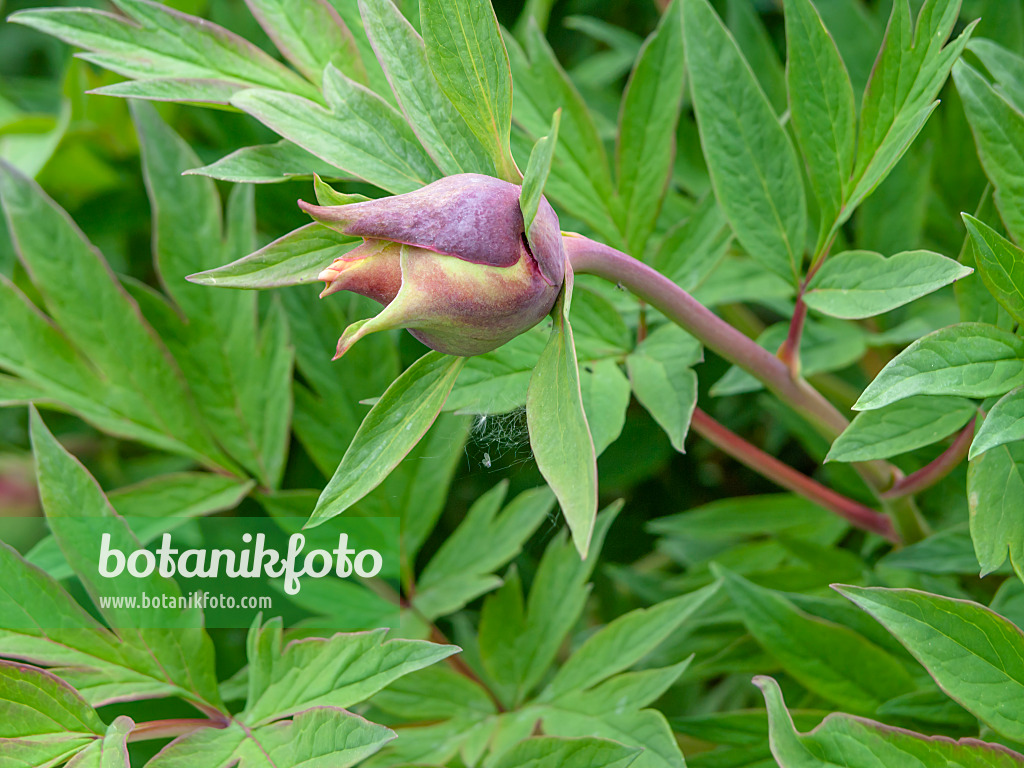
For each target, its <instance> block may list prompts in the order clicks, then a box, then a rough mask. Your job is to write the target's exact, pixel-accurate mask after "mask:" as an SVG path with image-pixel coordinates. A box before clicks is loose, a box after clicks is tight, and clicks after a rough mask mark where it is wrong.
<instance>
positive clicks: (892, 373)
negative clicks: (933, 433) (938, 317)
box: [853, 323, 1024, 411]
mask: <svg viewBox="0 0 1024 768" xmlns="http://www.w3.org/2000/svg"><path fill="white" fill-rule="evenodd" d="M1021 384H1024V340H1021V339H1019V338H1017V337H1016V336H1014V335H1013V334H1012V333H1009V332H1008V331H1002V330H1000V329H998V328H996V327H994V326H991V325H985V324H983V323H959V324H957V325H951V326H949V327H947V328H942V329H940V330H938V331H935V332H933V333H929V334H928V335H927V336H925V337H923V338H921V339H918V340H917V341H915V342H914V343H913V344H911V345H910V346H909V347H907V348H906V349H905V350H903V351H902V352H901V353H900V354H899V355H897V356H896V357H895V358H894V359H893V360H892V361H890V362H889V364H888V365H886V366H885V368H883V369H882V371H881V372H880V373H879V374H878V375H877V376H876V377H875V380H874V381H872V382H871V383H870V384H869V385H868V388H867V389H865V390H864V393H863V394H862V395H861V396H860V399H859V400H858V401H857V402H856V403H855V404H854V406H853V408H854V410H857V411H868V410H874V409H876V408H881V407H882V406H885V405H889V403H894V402H896V401H897V400H902V399H904V398H907V397H912V396H913V395H961V396H963V397H991V396H992V395H1001V394H1003V393H1004V392H1006V391H1007V390H1010V389H1013V388H1014V387H1016V386H1020V385H1021Z"/></svg>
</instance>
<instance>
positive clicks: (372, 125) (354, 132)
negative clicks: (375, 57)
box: [231, 66, 440, 194]
mask: <svg viewBox="0 0 1024 768" xmlns="http://www.w3.org/2000/svg"><path fill="white" fill-rule="evenodd" d="M324 96H325V98H326V99H327V104H328V105H329V109H324V108H323V107H321V106H320V105H319V104H315V103H313V102H311V101H309V100H307V99H304V98H302V97H300V96H295V95H293V94H290V93H281V92H278V91H269V90H249V91H243V92H241V93H239V94H237V95H236V96H234V97H233V98H232V100H231V103H232V105H233V106H236V107H238V108H239V109H241V110H242V111H243V112H247V113H248V114H250V115H252V116H253V117H255V118H256V119H257V120H259V121H260V122H261V123H263V124H264V125H266V126H267V127H268V128H270V129H271V130H272V131H274V132H275V133H278V134H279V135H281V136H283V137H284V138H286V139H288V140H289V141H292V142H294V143H295V144H298V145H299V146H300V147H302V148H303V149H305V150H307V151H308V152H311V153H313V154H314V155H316V156H317V157H319V158H320V159H321V160H323V161H324V162H326V163H330V164H331V165H334V166H337V167H338V168H342V169H344V171H345V172H346V174H352V175H353V176H356V177H357V178H359V179H362V180H363V181H365V182H367V183H369V184H373V185H374V186H376V187H380V188H381V189H385V190H387V191H388V192H392V193H394V194H401V193H403V192H412V191H413V190H416V189H419V188H420V187H422V186H424V185H425V184H429V183H430V182H432V181H435V180H436V179H438V178H440V172H439V171H438V170H437V166H436V165H435V164H434V161H433V160H432V159H431V158H430V156H429V155H428V154H427V153H426V152H425V150H424V149H423V147H422V146H421V145H420V143H419V140H418V139H417V138H416V135H415V134H414V133H413V132H412V129H411V128H410V127H409V124H408V123H406V122H405V118H404V117H402V115H401V113H400V112H398V111H397V110H396V109H395V108H394V107H392V106H391V105H390V104H388V103H387V102H386V101H384V100H383V99H382V98H381V97H380V96H377V95H376V94H375V93H373V92H372V91H370V90H368V89H366V88H364V87H363V86H361V85H359V84H358V83H356V82H353V81H352V80H350V79H349V78H347V77H345V75H343V74H342V73H341V72H339V71H338V70H337V69H335V68H334V67H333V66H328V67H327V69H326V70H325V72H324Z"/></svg>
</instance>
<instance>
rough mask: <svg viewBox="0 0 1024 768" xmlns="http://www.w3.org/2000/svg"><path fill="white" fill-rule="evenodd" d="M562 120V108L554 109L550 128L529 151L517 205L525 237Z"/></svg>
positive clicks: (544, 179)
mask: <svg viewBox="0 0 1024 768" xmlns="http://www.w3.org/2000/svg"><path fill="white" fill-rule="evenodd" d="M561 121H562V110H560V109H559V110H556V111H555V114H554V116H553V117H552V118H551V128H550V129H549V130H548V132H547V135H545V136H543V137H541V138H539V139H537V143H536V144H534V145H533V151H532V152H531V153H530V162H529V163H528V164H527V166H526V173H525V174H524V175H523V189H522V191H521V192H520V193H519V207H520V208H521V209H522V211H523V222H524V225H525V227H526V237H527V238H528V239H529V237H530V234H531V231H532V229H533V220H534V218H536V216H537V208H538V207H539V206H540V200H541V196H542V195H543V194H544V183H545V182H546V181H547V179H548V173H550V171H551V160H552V159H553V158H554V156H555V147H557V146H558V125H559V123H560V122H561Z"/></svg>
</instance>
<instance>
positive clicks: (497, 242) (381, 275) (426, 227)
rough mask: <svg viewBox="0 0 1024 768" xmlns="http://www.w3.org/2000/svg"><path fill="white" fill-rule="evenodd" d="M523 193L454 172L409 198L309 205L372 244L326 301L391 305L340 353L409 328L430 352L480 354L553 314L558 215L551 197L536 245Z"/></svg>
mask: <svg viewBox="0 0 1024 768" xmlns="http://www.w3.org/2000/svg"><path fill="white" fill-rule="evenodd" d="M519 193H520V187H519V186H517V185H515V184H510V183H509V182H506V181H501V180H500V179H495V178H492V177H490V176H482V175H479V174H475V173H464V174H459V175H457V176H448V177H446V178H443V179H441V180H439V181H435V182H434V183H432V184H428V185H427V186H425V187H423V188H421V189H418V190H416V191H415V192H409V193H407V194H404V195H396V196H394V197H386V198H381V199H379V200H368V201H365V202H360V203H351V204H348V205H337V206H318V205H310V204H308V203H305V202H302V201H299V205H300V207H301V208H302V209H303V210H304V211H306V212H307V213H308V214H310V216H312V217H313V218H314V219H316V220H317V221H319V222H321V223H322V224H325V225H326V226H329V227H331V228H332V229H335V230H337V231H339V232H342V233H344V234H346V235H352V236H355V237H362V238H363V243H362V244H361V245H359V246H358V247H357V248H355V249H353V250H352V251H349V252H348V253H347V254H345V255H344V256H343V257H341V258H338V259H335V261H334V263H332V264H331V265H330V266H329V267H327V269H325V270H324V271H323V272H322V273H321V274H320V279H321V280H324V281H325V282H326V283H327V287H326V288H325V289H324V292H323V293H322V294H321V296H327V295H329V294H332V293H335V292H337V291H352V292H354V293H358V294H360V295H362V296H368V297H369V298H371V299H374V300H375V301H378V302H380V303H381V304H383V305H385V308H384V309H383V310H382V311H381V312H380V313H379V314H378V315H377V316H376V317H372V318H370V319H368V320H361V321H359V322H357V323H353V324H352V325H350V326H349V327H348V328H346V329H345V332H344V334H343V335H342V337H341V339H340V340H339V341H338V353H337V355H336V356H335V359H337V358H338V357H340V356H341V355H343V354H344V353H345V351H346V350H348V348H349V347H351V346H352V344H354V343H355V342H356V341H358V340H359V339H360V338H362V337H363V336H365V335H366V334H368V333H372V332H374V331H381V330H385V329H389V328H407V329H408V330H409V331H410V333H412V334H413V336H415V337H416V338H417V339H419V340H420V341H422V342H423V343H424V344H426V345H427V346H428V347H431V348H432V349H436V350H438V351H439V352H446V353H448V354H452V355H464V356H465V355H479V354H482V353H484V352H489V351H491V350H492V349H495V348H497V347H499V346H501V345H502V344H504V343H505V342H507V341H509V340H511V339H512V338H514V337H516V336H518V335H519V334H520V333H523V332H524V331H526V330H529V329H530V328H532V327H533V326H534V325H536V324H537V322H539V321H540V320H541V319H542V318H543V317H544V316H545V315H547V314H548V312H550V310H551V307H552V305H553V304H554V301H555V298H556V297H557V295H558V291H559V290H560V289H561V285H562V280H563V278H564V276H565V251H564V250H563V248H562V238H561V232H560V231H559V226H558V217H557V216H556V215H555V212H554V211H553V210H552V209H551V206H550V205H548V203H547V201H546V200H543V199H542V200H541V204H540V208H539V209H538V211H537V216H536V218H535V219H534V224H533V228H532V234H533V237H532V246H531V244H530V243H529V242H527V238H526V233H525V231H524V227H523V214H522V211H521V210H520V208H519Z"/></svg>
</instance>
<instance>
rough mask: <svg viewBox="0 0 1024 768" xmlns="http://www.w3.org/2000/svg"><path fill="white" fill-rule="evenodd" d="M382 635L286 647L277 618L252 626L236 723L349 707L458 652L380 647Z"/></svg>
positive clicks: (408, 644)
mask: <svg viewBox="0 0 1024 768" xmlns="http://www.w3.org/2000/svg"><path fill="white" fill-rule="evenodd" d="M386 634H387V630H386V629H378V630H373V631H371V632H354V633H350V634H344V633H339V634H336V635H333V636H332V637H328V638H321V637H310V638H305V639H301V640H296V641H293V642H289V643H287V644H285V643H284V642H283V632H282V628H281V620H280V619H273V620H271V621H270V622H268V623H267V625H266V626H264V627H259V626H253V628H252V629H251V630H250V631H249V639H248V643H247V649H248V657H249V688H248V698H247V699H246V705H245V709H244V710H243V711H242V712H241V713H240V714H239V715H238V716H237V717H238V719H239V720H240V721H241V722H242V723H245V724H246V725H247V726H250V727H255V726H260V725H266V724H267V723H269V722H272V721H274V720H279V719H281V718H283V717H292V716H294V715H295V714H297V713H299V712H301V711H303V710H305V709H309V708H311V707H344V708H349V707H352V706H353V705H355V704H359V703H360V702H362V701H365V700H366V699H368V698H370V697H371V696H373V695H374V694H375V693H377V692H378V691H380V690H381V689H382V688H384V687H385V686H386V685H388V683H390V682H391V681H393V680H397V679H398V678H400V677H402V676H403V675H407V674H409V673H410V672H414V671H416V670H418V669H422V668H423V667H427V666H429V665H431V664H433V663H435V662H438V661H441V660H442V659H445V658H447V657H448V656H451V655H452V654H453V653H456V652H457V651H458V649H457V648H455V647H454V646H451V645H436V644H434V643H428V642H426V641H423V640H403V639H395V640H388V641H386V642H385V641H384V636H385V635H386Z"/></svg>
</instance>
